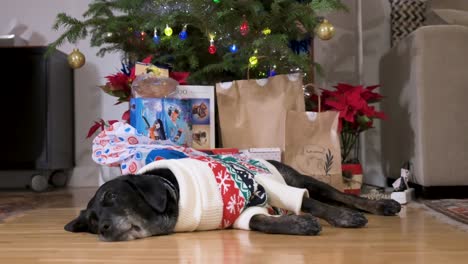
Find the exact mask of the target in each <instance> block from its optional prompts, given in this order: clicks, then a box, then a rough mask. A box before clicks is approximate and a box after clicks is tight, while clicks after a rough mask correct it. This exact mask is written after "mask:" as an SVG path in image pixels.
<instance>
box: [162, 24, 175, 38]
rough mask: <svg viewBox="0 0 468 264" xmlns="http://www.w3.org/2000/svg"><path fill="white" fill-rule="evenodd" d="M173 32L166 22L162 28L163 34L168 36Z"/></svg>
mask: <svg viewBox="0 0 468 264" xmlns="http://www.w3.org/2000/svg"><path fill="white" fill-rule="evenodd" d="M173 32H174V31H172V28H171V27H169V25H167V24H166V28H165V29H164V34H165V35H166V36H168V37H170V36H172V33H173Z"/></svg>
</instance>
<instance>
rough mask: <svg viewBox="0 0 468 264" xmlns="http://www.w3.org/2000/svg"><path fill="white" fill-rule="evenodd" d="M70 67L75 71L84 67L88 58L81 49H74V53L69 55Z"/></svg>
mask: <svg viewBox="0 0 468 264" xmlns="http://www.w3.org/2000/svg"><path fill="white" fill-rule="evenodd" d="M67 59H68V65H70V67H72V68H73V69H78V68H81V67H83V65H84V64H85V62H86V58H85V56H84V55H83V53H81V52H80V50H79V49H73V51H72V53H70V54H69V55H68V58H67Z"/></svg>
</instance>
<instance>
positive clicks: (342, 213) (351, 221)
mask: <svg viewBox="0 0 468 264" xmlns="http://www.w3.org/2000/svg"><path fill="white" fill-rule="evenodd" d="M326 220H327V222H328V223H330V224H331V225H333V226H336V227H345V228H358V227H363V226H365V225H366V224H367V218H366V217H365V216H364V214H363V213H361V212H358V211H352V210H348V209H340V210H339V211H338V212H337V213H335V214H333V216H332V217H330V218H329V219H326Z"/></svg>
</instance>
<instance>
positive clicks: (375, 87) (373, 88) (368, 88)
mask: <svg viewBox="0 0 468 264" xmlns="http://www.w3.org/2000/svg"><path fill="white" fill-rule="evenodd" d="M379 87H380V85H379V84H377V85H371V86H367V87H366V90H369V91H373V90H375V89H377V88H379Z"/></svg>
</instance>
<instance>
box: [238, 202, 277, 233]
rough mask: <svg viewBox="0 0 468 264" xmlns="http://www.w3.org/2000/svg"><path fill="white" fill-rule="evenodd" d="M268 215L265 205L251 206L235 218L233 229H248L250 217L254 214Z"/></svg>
mask: <svg viewBox="0 0 468 264" xmlns="http://www.w3.org/2000/svg"><path fill="white" fill-rule="evenodd" d="M259 214H263V215H270V214H269V213H268V210H267V209H266V208H265V207H259V206H252V207H248V208H247V209H245V210H244V211H243V212H242V214H240V215H239V217H238V218H237V220H236V221H235V222H234V224H233V227H234V228H235V229H241V230H250V219H251V218H252V217H253V216H254V215H259Z"/></svg>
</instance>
